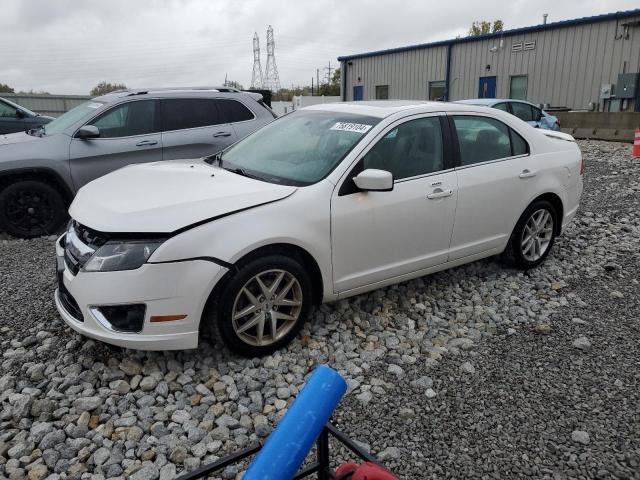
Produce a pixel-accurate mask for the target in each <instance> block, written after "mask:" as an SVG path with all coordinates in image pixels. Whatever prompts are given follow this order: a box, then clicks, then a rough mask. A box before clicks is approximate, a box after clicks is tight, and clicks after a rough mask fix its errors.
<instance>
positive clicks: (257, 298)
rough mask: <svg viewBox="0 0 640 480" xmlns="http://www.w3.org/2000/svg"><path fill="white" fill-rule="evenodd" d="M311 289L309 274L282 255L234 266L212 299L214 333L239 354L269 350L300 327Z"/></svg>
mask: <svg viewBox="0 0 640 480" xmlns="http://www.w3.org/2000/svg"><path fill="white" fill-rule="evenodd" d="M311 292H312V290H311V280H310V278H309V275H308V274H307V273H306V271H305V270H304V268H303V267H302V266H301V264H300V263H299V262H298V261H296V260H294V259H292V258H289V257H286V256H283V255H269V256H266V257H263V258H258V259H255V260H252V261H250V262H248V263H246V264H245V265H243V266H241V267H239V270H238V272H237V273H236V274H235V275H234V276H233V277H232V278H231V279H230V281H229V282H228V283H227V285H226V286H225V287H224V289H223V292H222V293H221V295H220V297H219V299H218V302H217V304H218V305H217V308H216V321H215V323H216V326H217V328H218V332H219V333H220V336H221V337H222V340H223V341H224V342H225V344H226V345H227V346H228V347H229V348H230V349H231V350H233V351H234V352H236V353H238V354H240V355H243V356H247V357H254V356H262V355H266V354H269V353H271V352H273V351H275V350H277V349H279V348H281V347H283V346H284V345H286V344H288V343H289V342H290V341H291V340H292V339H293V338H294V337H295V336H296V334H297V333H298V332H299V331H300V329H301V328H302V325H303V324H304V322H305V320H306V317H307V315H308V312H309V308H310V307H311ZM210 323H212V322H210Z"/></svg>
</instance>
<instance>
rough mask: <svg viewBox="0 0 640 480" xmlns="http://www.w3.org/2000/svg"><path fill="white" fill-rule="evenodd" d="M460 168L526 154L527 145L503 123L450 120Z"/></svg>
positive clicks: (483, 119) (467, 118)
mask: <svg viewBox="0 0 640 480" xmlns="http://www.w3.org/2000/svg"><path fill="white" fill-rule="evenodd" d="M453 122H454V125H455V128H456V133H457V135H458V144H459V146H460V166H468V165H473V164H475V163H482V162H487V161H490V160H499V159H501V158H507V157H511V156H514V155H524V154H526V153H528V151H529V147H528V145H527V142H526V141H525V140H524V139H523V138H522V137H521V136H520V135H518V134H517V133H516V132H515V131H513V130H512V129H510V128H509V127H508V126H507V125H505V124H504V123H502V122H500V121H498V120H495V119H493V118H489V117H479V116H471V115H469V116H467V115H464V116H462V115H460V116H454V117H453Z"/></svg>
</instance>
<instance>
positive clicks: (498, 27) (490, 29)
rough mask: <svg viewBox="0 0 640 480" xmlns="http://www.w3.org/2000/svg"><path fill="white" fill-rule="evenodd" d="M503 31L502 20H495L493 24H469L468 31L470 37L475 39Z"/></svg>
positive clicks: (481, 21) (480, 21)
mask: <svg viewBox="0 0 640 480" xmlns="http://www.w3.org/2000/svg"><path fill="white" fill-rule="evenodd" d="M503 29H504V22H503V21H502V20H495V21H494V22H493V24H492V23H491V22H489V21H487V20H478V21H477V22H473V23H472V24H471V28H470V29H469V36H470V37H477V36H480V35H486V34H488V33H496V32H502V30H503Z"/></svg>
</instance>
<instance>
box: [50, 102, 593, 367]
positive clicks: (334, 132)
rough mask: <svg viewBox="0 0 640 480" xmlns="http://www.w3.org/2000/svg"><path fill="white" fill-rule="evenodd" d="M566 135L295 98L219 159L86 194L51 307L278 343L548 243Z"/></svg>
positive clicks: (164, 337)
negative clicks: (310, 326)
mask: <svg viewBox="0 0 640 480" xmlns="http://www.w3.org/2000/svg"><path fill="white" fill-rule="evenodd" d="M582 175H583V162H582V155H581V153H580V150H579V148H578V146H577V145H576V143H575V142H574V141H573V138H572V137H571V136H569V135H566V134H563V133H560V132H552V131H541V130H536V129H534V128H533V127H531V126H529V125H528V124H527V123H525V122H523V121H522V120H520V119H518V118H516V117H514V116H512V115H510V114H509V113H507V112H502V111H499V110H496V109H490V108H486V107H481V106H469V105H462V104H447V103H427V102H425V103H421V102H397V101H387V102H356V103H339V104H331V105H317V106H313V107H307V108H304V109H302V110H298V111H296V112H294V113H292V114H289V115H286V116H284V117H282V118H280V119H278V120H276V121H274V122H273V123H271V124H269V125H267V126H265V127H263V128H262V129H260V130H258V131H257V132H255V133H253V134H252V135H250V136H249V137H247V138H246V139H244V140H242V141H240V142H238V143H236V144H235V145H233V146H231V147H230V148H228V149H227V150H225V151H224V152H222V153H221V154H218V155H216V156H212V157H208V158H203V159H198V160H176V161H168V162H159V163H151V164H143V165H134V166H130V167H125V168H123V169H120V170H117V171H115V172H113V173H111V174H109V175H106V176H104V177H101V178H99V179H97V180H94V181H93V182H91V183H89V184H87V185H86V186H84V187H83V188H82V189H80V191H79V193H78V194H77V196H76V198H75V200H74V201H73V203H72V205H71V207H70V209H69V213H70V215H71V221H70V223H69V226H68V228H67V230H66V233H65V234H64V235H62V236H61V237H60V239H59V240H58V242H57V248H56V250H57V272H58V289H57V290H56V293H55V301H56V305H57V308H58V310H59V312H60V315H61V316H62V318H63V319H64V320H65V322H66V323H67V324H68V325H69V326H71V328H73V329H74V330H76V331H78V332H80V333H82V334H84V335H86V336H88V337H91V338H95V339H99V340H102V341H104V342H108V343H111V344H115V345H120V346H123V347H129V348H138V349H145V350H169V349H187V348H196V347H197V345H198V340H199V337H200V336H201V335H203V334H211V335H219V336H220V337H221V338H222V340H223V341H224V343H225V344H226V345H227V346H228V347H229V348H230V349H231V350H233V351H235V352H237V353H239V354H242V355H247V356H257V355H264V354H267V353H269V352H272V351H274V350H276V349H278V348H280V347H282V346H284V345H285V344H287V343H288V342H289V341H290V340H291V339H292V338H293V337H295V336H296V334H297V332H298V331H299V330H300V328H301V327H302V325H303V323H304V321H305V319H306V317H307V315H308V313H309V310H310V308H311V307H312V306H313V305H314V304H319V303H321V302H329V301H333V300H337V299H341V298H345V297H349V296H351V295H356V294H359V293H362V292H366V291H369V290H373V289H376V288H380V287H383V286H386V285H390V284H393V283H397V282H401V281H404V280H408V279H411V278H415V277H419V276H422V275H426V274H429V273H432V272H436V271H440V270H443V269H446V268H450V267H454V266H457V265H462V264H464V263H468V262H472V261H475V260H478V259H481V258H484V257H489V256H492V255H497V254H503V253H504V254H505V256H507V257H508V258H509V259H510V261H511V262H512V264H513V265H515V266H516V267H519V268H523V269H529V268H532V267H535V266H536V265H538V264H540V263H541V262H542V261H543V260H544V259H545V258H546V257H547V255H549V252H550V251H551V249H552V247H553V243H554V239H555V238H556V237H557V236H558V235H560V233H561V231H562V229H563V228H564V227H565V225H567V223H568V222H570V221H571V220H572V218H573V217H574V215H575V213H576V210H577V209H578V203H579V200H580V196H581V193H582Z"/></svg>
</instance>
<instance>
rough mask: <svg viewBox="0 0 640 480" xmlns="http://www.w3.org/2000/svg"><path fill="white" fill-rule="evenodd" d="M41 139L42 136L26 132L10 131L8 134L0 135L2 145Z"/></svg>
mask: <svg viewBox="0 0 640 480" xmlns="http://www.w3.org/2000/svg"><path fill="white" fill-rule="evenodd" d="M39 140H42V137H36V136H34V135H27V134H26V133H24V132H18V133H9V134H7V135H0V147H2V146H4V145H14V144H16V143H26V142H37V141H39Z"/></svg>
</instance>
